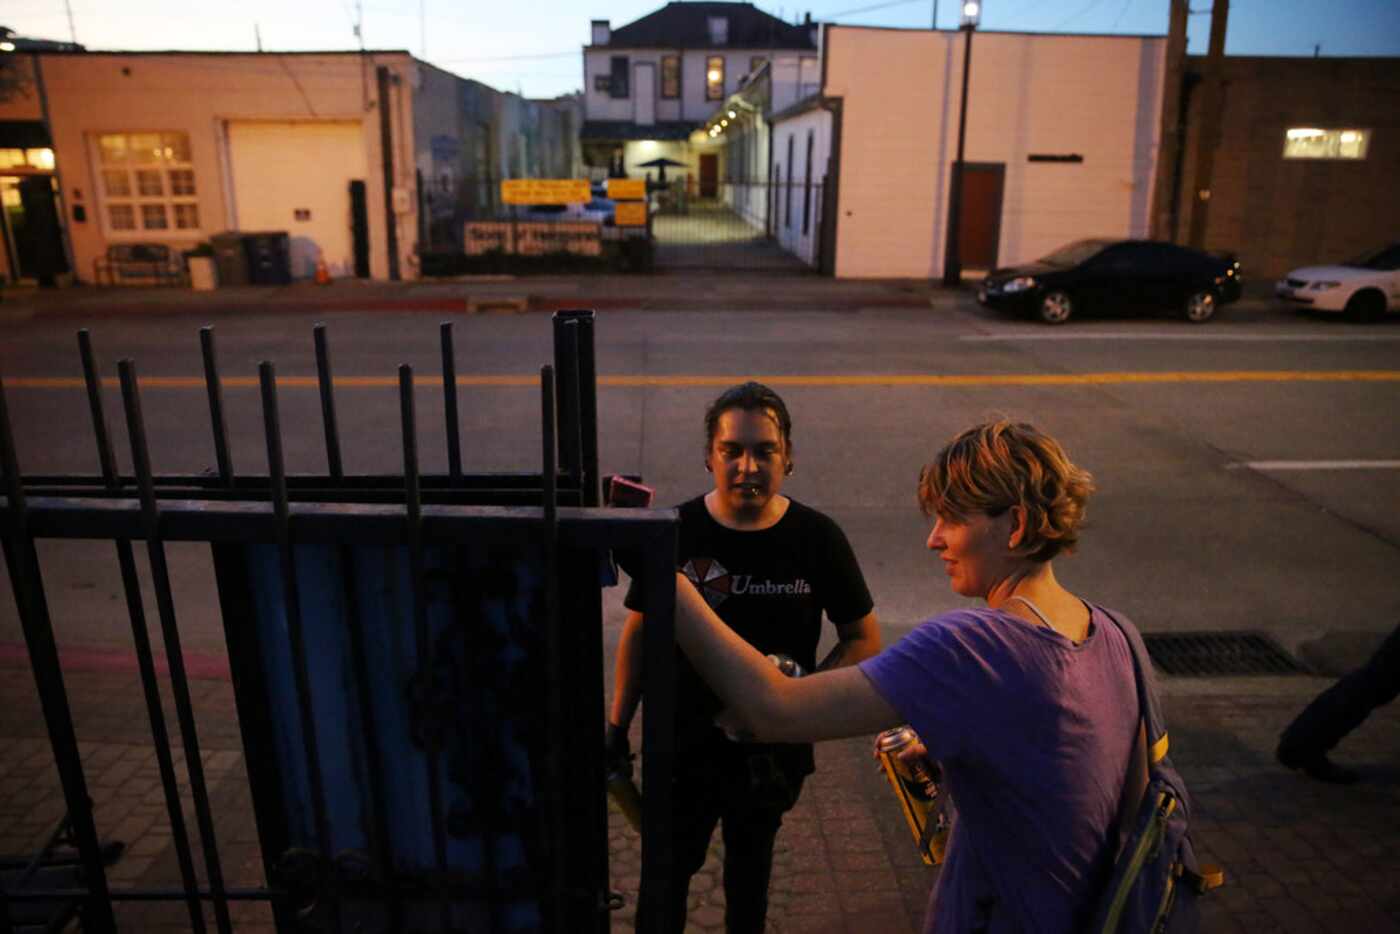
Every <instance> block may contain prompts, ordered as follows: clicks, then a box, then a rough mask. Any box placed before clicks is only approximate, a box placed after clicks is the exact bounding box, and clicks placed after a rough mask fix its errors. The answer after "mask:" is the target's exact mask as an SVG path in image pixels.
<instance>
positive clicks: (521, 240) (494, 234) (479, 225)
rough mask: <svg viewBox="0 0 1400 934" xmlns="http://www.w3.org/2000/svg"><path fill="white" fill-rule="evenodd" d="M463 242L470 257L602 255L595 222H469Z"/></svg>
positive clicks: (600, 241) (601, 241)
mask: <svg viewBox="0 0 1400 934" xmlns="http://www.w3.org/2000/svg"><path fill="white" fill-rule="evenodd" d="M585 184H587V183H585ZM619 207H621V205H619ZM643 223H645V221H643ZM463 240H464V242H465V246H466V252H467V255H468V256H480V255H482V254H483V253H490V252H491V251H493V250H498V251H500V252H502V253H515V254H517V255H520V256H543V255H545V254H546V253H574V254H576V255H578V256H601V255H602V253H603V240H602V237H601V235H600V234H599V225H598V224H596V223H593V222H592V221H543V222H542V221H468V222H467V227H466V236H465V237H464V238H463Z"/></svg>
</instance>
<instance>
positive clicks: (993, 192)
mask: <svg viewBox="0 0 1400 934" xmlns="http://www.w3.org/2000/svg"><path fill="white" fill-rule="evenodd" d="M955 169H956V166H955ZM1005 183H1006V163H1004V162H965V163H963V189H962V217H961V223H960V224H959V229H958V252H959V254H960V256H961V260H962V266H963V268H964V269H995V268H996V264H997V243H998V241H1000V240H1001V197H1002V189H1003V188H1004V186H1005Z"/></svg>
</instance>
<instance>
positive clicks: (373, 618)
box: [0, 312, 675, 934]
mask: <svg viewBox="0 0 1400 934" xmlns="http://www.w3.org/2000/svg"><path fill="white" fill-rule="evenodd" d="M200 337H201V348H202V352H203V362H204V371H205V377H206V389H207V394H208V401H209V410H210V418H211V425H212V433H213V439H214V448H215V453H216V459H217V464H218V466H217V471H216V472H213V473H210V474H206V475H181V476H169V475H165V476H160V475H156V474H155V473H154V471H153V467H152V452H151V451H150V450H149V447H148V444H147V439H146V431H145V421H144V418H143V414H142V399H141V383H140V380H139V379H138V376H137V371H136V366H135V364H134V363H133V362H131V361H130V360H123V361H122V362H121V363H120V364H119V367H118V370H119V374H120V385H121V392H122V402H123V409H124V413H125V422H126V428H127V435H128V437H129V439H130V443H131V451H132V463H133V473H132V474H131V475H122V474H119V473H118V471H117V468H116V459H115V456H114V454H113V446H112V443H111V439H110V437H109V434H108V429H107V421H106V416H105V414H104V402H103V395H102V388H103V383H102V381H101V380H100V379H99V377H98V367H97V363H96V359H95V354H94V352H93V348H92V344H91V341H90V339H89V335H88V333H87V332H86V331H82V332H79V335H78V344H79V352H80V358H81V364H82V370H83V374H84V377H85V380H86V386H87V393H88V402H89V408H90V411H91V416H92V423H93V432H94V440H95V444H96V448H97V453H98V459H99V463H100V465H101V471H100V475H96V476H79V475H64V476H29V477H25V476H23V475H22V474H21V472H20V463H19V456H20V452H18V451H17V450H16V448H15V436H14V433H13V431H12V430H11V423H10V418H9V410H8V408H7V404H6V397H5V392H4V384H3V380H0V468H3V492H4V500H3V509H0V535H3V545H4V554H5V560H6V564H7V568H8V571H9V579H10V581H11V584H12V587H13V589H14V596H15V599H16V603H17V606H18V609H19V615H20V621H21V624H22V627H23V631H24V636H25V640H26V644H27V646H28V651H29V660H30V664H31V668H32V671H33V675H34V680H35V684H36V686H37V689H38V692H39V695H40V702H41V706H42V709H43V715H44V718H45V721H46V726H47V730H48V735H49V739H50V743H51V746H52V750H53V756H54V761H55V764H56V766H57V771H58V774H59V779H60V782H61V785H62V790H63V796H64V800H65V802H66V806H67V815H66V817H65V818H64V819H63V821H62V822H61V824H60V826H59V827H58V828H56V829H55V833H54V835H53V837H52V839H51V841H50V847H46V848H45V850H44V851H43V852H40V853H37V854H32V855H31V856H29V857H26V858H22V859H21V860H19V861H17V862H18V864H22V865H21V869H20V871H18V872H11V873H9V874H7V875H3V876H0V879H4V880H5V881H4V883H3V885H0V932H3V934H9V932H11V931H16V930H20V929H21V923H27V921H26V919H28V920H33V918H34V917H35V913H36V911H37V912H38V914H39V916H40V924H41V926H40V927H38V928H36V929H41V930H48V929H56V927H52V928H51V927H49V925H61V924H62V923H63V920H64V918H65V916H66V915H67V914H70V913H74V912H76V913H77V914H78V915H79V916H80V918H81V923H82V927H83V929H84V930H85V931H91V932H109V931H113V930H115V929H116V927H117V912H116V911H115V910H114V905H117V904H121V903H131V902H163V903H167V904H183V905H184V907H185V910H186V912H187V914H188V919H189V928H190V929H191V930H194V931H200V932H202V931H205V930H207V929H208V926H209V922H210V918H209V915H210V914H211V913H212V922H213V927H214V928H215V929H216V930H218V931H220V932H228V931H231V930H232V929H233V920H232V916H231V913H230V906H231V905H232V904H234V903H237V902H249V901H252V902H262V903H266V904H268V905H269V906H270V910H271V915H272V921H273V924H274V925H275V927H276V929H277V930H278V931H279V932H283V934H288V932H301V931H337V932H339V931H350V930H353V931H365V932H371V931H373V932H379V931H384V932H388V931H461V932H467V931H470V932H479V931H486V932H496V931H542V932H575V931H603V930H605V929H606V928H607V926H608V922H607V916H608V908H609V905H610V902H611V899H610V896H609V886H608V853H607V815H606V804H605V797H604V787H605V786H604V776H603V765H602V757H601V749H602V735H601V718H600V716H599V713H600V712H601V710H602V704H603V685H602V670H603V659H602V643H601V622H602V620H601V614H602V603H601V593H600V589H599V588H600V580H601V579H602V577H604V576H605V575H606V570H607V567H608V555H609V553H610V552H611V551H612V550H616V549H624V548H626V549H633V550H635V551H636V552H637V553H639V554H640V555H641V556H643V557H642V558H641V559H640V560H641V564H640V568H641V571H640V574H641V579H642V580H643V581H644V582H646V583H647V586H646V587H645V593H646V599H647V607H646V614H647V619H648V625H647V628H646V632H645V635H644V641H645V645H644V651H645V656H646V669H645V672H646V675H645V676H646V684H645V689H646V692H647V709H646V711H645V713H644V721H643V748H644V751H645V754H646V755H645V759H644V768H645V773H644V779H645V786H646V790H647V794H646V798H645V800H644V814H643V829H642V847H643V850H642V875H643V878H644V880H646V885H647V891H648V897H649V899H650V901H649V902H648V903H647V904H644V905H641V906H639V907H638V913H639V916H641V917H642V918H643V920H644V922H646V923H649V924H650V925H651V929H652V930H657V931H663V930H665V925H666V922H665V920H664V912H665V908H666V890H667V887H668V884H669V878H670V860H671V856H670V850H669V838H670V830H669V823H670V805H671V801H670V773H671V767H672V757H673V744H672V739H671V735H670V722H671V716H672V712H673V709H674V694H673V688H672V685H671V663H672V658H673V651H674V650H673V642H672V629H671V619H672V613H673V609H674V587H672V586H668V585H669V584H670V583H671V581H672V579H673V578H672V575H673V574H674V566H675V565H674V555H675V518H674V513H673V512H671V511H670V510H656V511H651V510H640V511H639V510H627V511H621V510H603V509H599V508H597V507H598V504H599V480H600V478H599V476H598V450H597V433H596V424H597V408H596V405H597V403H596V392H595V374H594V356H593V315H592V313H591V312H560V313H559V314H558V315H556V316H555V318H554V338H555V345H554V360H553V362H552V363H551V364H549V365H545V366H543V367H542V368H541V373H540V437H541V462H540V470H539V472H538V473H535V472H526V473H519V474H469V473H466V472H464V470H463V465H462V458H461V453H460V448H461V445H460V439H459V436H458V428H457V419H458V399H457V377H456V363H455V355H454V352H453V343H452V329H451V325H450V324H444V325H443V326H442V330H441V344H442V361H443V388H444V401H445V410H446V425H445V435H446V441H447V445H448V455H449V456H448V460H449V469H448V473H447V475H445V476H423V475H421V474H420V471H419V468H418V449H419V443H418V435H417V424H416V419H415V414H414V380H413V373H412V370H411V368H409V367H407V366H404V367H400V368H399V401H400V416H401V426H402V447H403V473H402V475H395V476H380V475H376V476H354V475H347V474H346V473H345V472H344V470H343V468H342V459H341V450H340V442H339V430H338V422H337V415H336V408H335V392H334V389H335V383H334V380H333V379H332V375H331V363H330V354H329V350H328V345H327V333H326V331H325V329H324V327H323V326H318V327H317V328H316V330H315V332H314V337H315V349H316V360H317V371H318V372H317V375H318V385H319V389H320V400H321V409H322V426H321V428H322V432H323V434H324V437H325V445H326V458H327V465H328V470H327V473H326V474H323V475H316V476H289V475H288V474H287V472H286V470H285V466H284V461H283V456H282V431H281V426H280V421H279V407H278V399H277V379H276V374H275V370H274V367H273V364H272V363H270V362H266V363H263V364H262V365H261V367H260V373H259V375H260V388H261V398H262V408H263V423H264V429H265V441H266V447H267V456H268V465H269V471H268V475H267V476H243V475H238V474H236V473H235V471H234V468H233V460H232V453H231V451H230V440H229V435H228V432H227V431H226V429H225V411H224V403H223V394H222V384H221V380H220V377H219V371H218V366H217V355H216V351H215V340H214V332H213V330H212V329H209V328H206V329H204V330H203V331H201V334H200ZM75 538H81V539H105V540H110V541H112V542H113V544H114V549H115V552H116V559H117V564H118V565H119V567H120V572H121V578H122V583H123V589H124V592H125V596H126V606H127V611H128V616H129V619H130V624H131V632H132V636H133V640H134V646H135V650H136V656H137V661H138V664H139V668H140V677H141V685H142V689H143V692H144V699H145V706H146V710H147V714H148V717H149V720H150V726H151V735H152V741H153V744H154V749H155V753H156V758H157V761H158V765H159V772H160V781H161V787H162V794H163V800H164V803H165V806H166V811H167V814H168V818H169V822H170V829H171V837H172V846H173V847H174V849H175V851H176V856H177V861H178V865H179V876H180V884H179V886H178V887H173V888H162V889H154V888H145V889H140V888H126V889H120V888H113V887H111V886H110V885H109V884H108V878H107V873H106V868H107V866H108V865H109V864H110V863H111V862H112V860H113V859H115V858H117V850H116V848H115V847H114V846H113V845H112V844H113V842H112V841H110V840H104V838H103V830H104V828H102V827H99V826H97V823H96V821H95V818H94V810H93V802H92V801H91V799H90V797H89V787H88V781H87V777H86V775H85V773H84V767H83V763H82V760H81V758H80V756H79V749H78V740H77V736H76V732H75V729H74V725H73V717H72V713H71V710H70V706H69V700H68V694H67V690H66V687H65V678H64V672H63V670H62V667H61V665H60V660H59V655H58V652H57V647H56V644H55V639H54V628H53V625H52V620H51V618H50V612H49V607H48V601H47V598H46V595H45V589H44V583H43V580H44V575H43V571H44V568H43V566H42V565H41V561H40V555H39V551H38V548H37V547H36V544H37V543H38V542H39V541H40V540H45V539H75ZM172 542H205V543H208V544H209V545H210V547H211V553H212V561H213V566H214V571H215V577H216V580H217V598H218V604H219V607H220V610H221V615H222V620H223V625H224V631H225V634H226V638H227V642H228V651H229V662H230V668H231V671H232V674H233V690H234V695H235V702H236V705H237V711H238V716H239V723H240V730H241V738H242V744H243V749H244V757H245V762H246V766H247V773H248V782H249V790H250V792H251V800H252V809H253V817H254V820H255V823H256V830H257V837H258V843H259V846H260V851H261V861H262V867H263V878H264V880H265V882H264V884H260V885H254V886H246V887H239V886H236V885H230V884H228V883H227V882H226V879H225V872H224V865H225V863H224V853H223V850H222V849H221V846H220V840H219V838H218V836H217V835H216V832H215V815H214V813H213V810H212V806H211V799H210V792H209V787H208V782H207V780H206V776H205V773H204V766H203V764H202V763H203V759H202V757H201V754H200V744H199V731H198V729H197V724H196V721H195V716H194V710H193V707H192V704H191V700H190V689H189V684H188V678H187V675H186V672H185V668H184V662H183V657H182V653H181V641H180V625H179V621H178V619H177V617H176V611H175V606H174V601H173V598H172V590H173V587H172V581H171V569H170V564H169V562H168V561H167V557H166V549H167V544H168V543H172ZM138 543H144V547H145V550H146V557H147V559H148V563H149V569H150V583H151V585H152V587H153V589H154V593H155V598H156V605H157V606H156V609H157V618H158V619H157V623H158V629H157V632H158V636H159V639H160V640H161V641H162V642H163V645H164V649H165V656H166V659H167V662H168V665H169V687H170V689H171V692H172V694H173V698H174V707H175V711H174V712H175V721H176V727H175V728H176V730H178V733H179V745H180V748H181V749H182V751H183V763H184V770H185V773H186V774H185V775H184V779H185V781H183V782H182V781H181V776H180V775H179V774H178V771H179V770H177V764H176V757H175V755H174V754H173V753H174V750H175V744H174V743H173V742H172V739H171V737H170V728H169V727H168V726H167V719H166V711H165V710H164V709H163V702H162V699H161V691H160V684H159V682H158V679H157V675H156V667H155V661H154V653H153V648H152V638H151V636H150V635H149V634H148V627H147V622H146V610H145V608H144V606H143V602H142V582H141V580H140V579H139V577H138V571H137V566H136V560H135V548H136V545H137V544H138ZM566 608H567V614H565V612H564V610H565V609H566ZM566 618H567V621H566ZM182 788H187V789H188V791H187V792H185V791H182ZM187 806H192V811H193V817H194V822H195V824H196V827H195V832H194V833H191V830H190V828H189V827H187V825H186V820H185V813H186V807H187ZM65 840H66V841H68V842H71V844H72V845H73V847H74V849H75V851H76V855H75V856H74V857H73V858H72V859H71V860H70V862H75V863H76V864H77V866H78V868H79V870H80V871H79V873H77V874H73V875H70V876H69V877H68V878H67V880H66V884H55V883H54V882H53V877H52V876H46V875H44V874H42V873H40V872H39V871H38V870H39V869H40V868H43V867H46V866H51V865H52V864H54V862H55V858H54V854H53V852H52V851H51V848H52V846H54V845H56V844H58V843H59V842H62V841H65ZM194 840H197V842H198V853H199V855H200V856H201V857H202V859H201V862H202V867H203V873H202V874H201V873H200V872H199V870H198V868H197V866H196V859H195V856H196V850H195V847H194V845H193V844H192V841H194Z"/></svg>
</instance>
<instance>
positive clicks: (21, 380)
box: [4, 370, 1400, 389]
mask: <svg viewBox="0 0 1400 934" xmlns="http://www.w3.org/2000/svg"><path fill="white" fill-rule="evenodd" d="M745 378H748V377H745V376H744V375H742V374H730V375H726V376H702V375H692V376H687V375H676V376H645V375H641V376H600V377H598V385H599V386H617V387H678V388H684V387H689V386H730V385H733V384H734V383H735V382H737V381H739V380H742V379H745ZM751 378H753V379H756V380H758V381H759V382H763V383H767V384H768V385H770V386H833V387H834V386H1103V385H1113V384H1131V383H1394V382H1400V370H1169V371H1164V372H1104V373H967V374H952V373H949V374H936V373H869V374H861V373H854V374H842V373H825V374H812V375H808V376H754V377H751ZM102 384H103V385H104V386H106V387H109V388H116V387H117V386H118V385H119V384H118V382H117V380H115V379H110V378H108V379H104V380H103V381H102ZM398 384H399V381H398V378H397V377H393V376H339V377H336V379H335V385H336V387H337V388H343V389H388V388H393V387H396V386H398ZM414 384H415V385H418V386H433V387H435V386H441V385H442V379H441V377H437V376H418V377H415V378H414ZM4 385H5V386H6V387H8V388H10V389H82V388H83V385H84V384H83V381H82V380H81V379H75V378H71V377H45V376H29V377H18V378H14V379H7V380H5V381H4ZM277 385H278V386H280V387H282V388H284V389H315V388H317V382H316V378H315V377H314V376H279V377H278V378H277ZM457 385H458V386H467V387H473V386H476V387H513V386H537V385H539V377H537V376H533V375H524V376H521V375H506V374H502V375H496V376H458V377H457ZM141 386H142V387H143V388H147V389H203V388H204V380H203V379H201V378H199V377H193V376H143V377H141ZM223 387H224V388H225V389H256V388H258V381H257V379H255V378H253V377H250V376H233V377H227V378H225V379H224V380H223Z"/></svg>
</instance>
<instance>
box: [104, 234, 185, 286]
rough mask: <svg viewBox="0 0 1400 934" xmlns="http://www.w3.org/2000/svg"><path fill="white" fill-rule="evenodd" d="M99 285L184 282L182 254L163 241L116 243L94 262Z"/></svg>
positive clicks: (175, 283) (182, 283)
mask: <svg viewBox="0 0 1400 934" xmlns="http://www.w3.org/2000/svg"><path fill="white" fill-rule="evenodd" d="M93 279H94V280H95V281H96V283H97V284H98V285H184V283H185V264H184V261H183V260H182V259H181V257H180V254H179V253H177V252H175V251H174V250H172V249H171V248H170V247H168V246H166V245H165V244H163V243H113V244H110V245H109V246H108V247H107V255H106V256H101V257H98V258H97V259H96V260H94V261H93Z"/></svg>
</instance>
